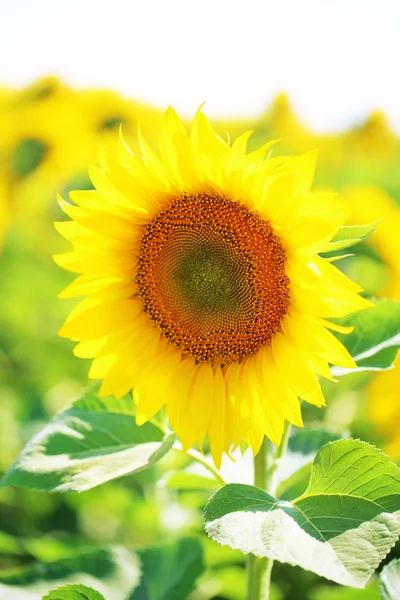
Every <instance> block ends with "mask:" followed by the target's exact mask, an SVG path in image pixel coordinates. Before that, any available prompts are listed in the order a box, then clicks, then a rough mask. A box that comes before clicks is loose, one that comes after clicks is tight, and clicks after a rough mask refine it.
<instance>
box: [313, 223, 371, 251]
mask: <svg viewBox="0 0 400 600" xmlns="http://www.w3.org/2000/svg"><path fill="white" fill-rule="evenodd" d="M379 223H380V220H379V221H374V223H368V224H366V225H344V226H343V227H341V228H340V229H339V231H338V232H337V233H336V235H335V236H334V237H333V238H332V240H331V241H330V242H329V244H327V245H326V247H325V248H324V249H323V250H321V252H331V251H332V250H342V249H343V248H350V246H355V244H358V243H359V242H362V241H363V240H366V239H367V238H369V237H370V236H371V235H372V234H373V233H374V231H375V230H376V228H377V227H378V225H379Z"/></svg>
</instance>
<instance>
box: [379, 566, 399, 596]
mask: <svg viewBox="0 0 400 600" xmlns="http://www.w3.org/2000/svg"><path fill="white" fill-rule="evenodd" d="M380 580H381V581H380V591H381V597H382V600H400V558H398V559H397V560H392V561H391V562H390V563H389V564H388V565H386V566H385V567H383V569H382V572H381V577H380Z"/></svg>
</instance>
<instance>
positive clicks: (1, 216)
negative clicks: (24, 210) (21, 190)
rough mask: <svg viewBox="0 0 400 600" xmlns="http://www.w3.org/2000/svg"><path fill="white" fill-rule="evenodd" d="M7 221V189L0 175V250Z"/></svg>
mask: <svg viewBox="0 0 400 600" xmlns="http://www.w3.org/2000/svg"><path fill="white" fill-rule="evenodd" d="M8 221H9V202H8V193H7V187H6V185H5V182H4V179H3V177H2V174H1V173H0V249H1V247H2V245H3V239H4V235H5V233H6V231H7V227H8Z"/></svg>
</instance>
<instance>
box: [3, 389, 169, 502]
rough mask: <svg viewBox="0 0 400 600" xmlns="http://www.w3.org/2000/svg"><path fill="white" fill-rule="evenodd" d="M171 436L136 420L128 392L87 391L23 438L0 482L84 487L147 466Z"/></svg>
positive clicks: (57, 488) (43, 487)
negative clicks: (117, 397)
mask: <svg viewBox="0 0 400 600" xmlns="http://www.w3.org/2000/svg"><path fill="white" fill-rule="evenodd" d="M174 440H175V436H174V435H173V434H170V435H165V434H164V432H163V431H162V429H161V428H160V427H158V426H157V425H156V424H153V423H151V422H147V423H145V424H144V425H142V426H140V427H139V426H138V425H136V422H135V416H134V406H133V400H132V399H131V398H124V399H121V400H115V399H113V398H111V397H109V398H106V399H101V398H98V397H97V396H96V395H95V394H94V393H88V394H86V395H85V396H84V397H83V398H81V399H80V400H78V401H76V402H74V404H73V405H72V406H71V407H70V408H69V409H67V410H65V411H64V412H61V413H59V414H58V415H57V416H56V418H55V419H54V420H53V421H52V422H51V423H49V424H48V425H47V426H46V427H44V429H43V430H42V431H40V432H39V433H38V434H37V435H36V436H35V437H34V438H33V439H32V440H31V441H30V442H29V443H28V444H27V446H26V447H25V448H24V450H23V451H22V453H21V454H20V456H19V457H18V458H17V460H16V461H15V463H14V464H13V465H12V467H11V468H10V469H9V470H8V472H7V473H6V474H5V476H4V478H3V480H2V481H1V482H0V485H1V486H5V485H16V486H20V487H27V488H34V489H37V490H43V491H45V492H66V491H78V492H83V491H85V490H89V489H90V488H93V487H95V486H97V485H100V484H101V483H105V482H106V481H109V480H110V479H115V478H117V477H121V476H123V475H128V474H129V473H133V472H135V471H140V470H142V469H144V468H146V467H151V466H152V465H153V464H154V463H155V462H156V461H158V460H159V459H160V458H162V457H163V456H164V455H165V454H166V452H168V451H169V450H170V449H171V447H172V445H173V443H174Z"/></svg>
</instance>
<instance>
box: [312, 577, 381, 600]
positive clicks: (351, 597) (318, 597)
mask: <svg viewBox="0 0 400 600" xmlns="http://www.w3.org/2000/svg"><path fill="white" fill-rule="evenodd" d="M309 600H380V594H379V588H378V584H377V581H373V582H372V583H368V586H367V587H366V588H365V589H362V590H355V589H354V588H346V587H342V586H334V587H333V586H331V585H330V586H328V585H319V586H317V587H313V588H312V589H311V590H310V596H309Z"/></svg>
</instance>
